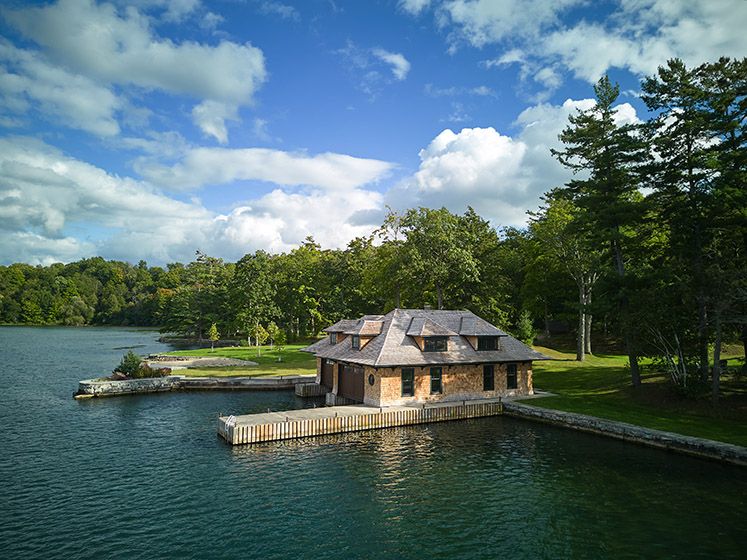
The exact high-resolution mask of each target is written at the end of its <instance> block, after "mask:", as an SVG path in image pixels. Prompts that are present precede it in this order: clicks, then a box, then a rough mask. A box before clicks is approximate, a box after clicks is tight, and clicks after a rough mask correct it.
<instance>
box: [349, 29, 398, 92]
mask: <svg viewBox="0 0 747 560" xmlns="http://www.w3.org/2000/svg"><path fill="white" fill-rule="evenodd" d="M336 54H338V55H340V56H341V57H342V60H343V61H344V63H345V67H346V69H347V70H348V71H349V72H350V73H351V74H353V75H354V76H355V77H356V79H357V80H358V89H360V90H361V91H363V92H364V93H365V94H366V95H368V96H369V98H370V100H371V101H373V100H375V99H376V97H378V95H379V93H380V92H381V91H382V90H383V89H384V87H385V86H387V85H389V84H392V83H394V81H403V80H404V79H405V78H407V74H408V73H409V72H410V63H409V61H408V60H407V59H406V58H405V57H404V56H403V55H402V54H400V53H394V52H390V51H388V50H386V49H382V48H373V49H365V48H361V47H359V46H358V45H356V44H355V43H354V42H353V41H351V40H349V39H348V41H347V42H346V43H345V47H344V48H341V49H338V50H337V51H336ZM385 70H388V71H391V73H392V77H388V76H387V74H388V72H385Z"/></svg>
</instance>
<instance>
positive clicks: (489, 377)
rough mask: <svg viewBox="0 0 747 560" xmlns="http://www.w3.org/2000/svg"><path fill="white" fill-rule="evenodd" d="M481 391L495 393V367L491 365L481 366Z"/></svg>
mask: <svg viewBox="0 0 747 560" xmlns="http://www.w3.org/2000/svg"><path fill="white" fill-rule="evenodd" d="M482 390H483V391H495V366H494V365H493V364H485V365H484V366H482Z"/></svg>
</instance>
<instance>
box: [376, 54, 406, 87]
mask: <svg viewBox="0 0 747 560" xmlns="http://www.w3.org/2000/svg"><path fill="white" fill-rule="evenodd" d="M371 52H372V53H373V55H374V56H375V57H376V58H378V59H379V60H383V61H384V62H386V63H387V64H389V65H390V66H391V67H392V74H394V77H395V78H397V79H398V80H400V81H401V80H404V79H405V78H407V74H408V72H410V63H409V62H408V61H407V59H406V58H405V57H404V56H403V55H401V54H400V53H393V52H389V51H387V50H384V49H373V51H371Z"/></svg>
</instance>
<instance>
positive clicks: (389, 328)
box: [373, 307, 400, 367]
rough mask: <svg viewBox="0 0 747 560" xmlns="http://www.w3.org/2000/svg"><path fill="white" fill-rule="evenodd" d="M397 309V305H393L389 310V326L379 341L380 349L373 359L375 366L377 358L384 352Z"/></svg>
mask: <svg viewBox="0 0 747 560" xmlns="http://www.w3.org/2000/svg"><path fill="white" fill-rule="evenodd" d="M399 311H400V309H399V308H398V307H395V308H394V309H392V311H391V314H392V318H391V319H390V320H389V327H388V328H387V329H386V332H385V333H384V341H383V342H382V343H381V349H379V354H378V355H377V356H376V359H375V360H374V364H373V365H374V367H377V366H378V365H379V360H381V355H382V354H383V353H384V348H385V347H386V341H387V340H388V339H389V333H390V332H392V324H394V318H395V317H396V316H397V313H398V312H399ZM379 336H381V335H379Z"/></svg>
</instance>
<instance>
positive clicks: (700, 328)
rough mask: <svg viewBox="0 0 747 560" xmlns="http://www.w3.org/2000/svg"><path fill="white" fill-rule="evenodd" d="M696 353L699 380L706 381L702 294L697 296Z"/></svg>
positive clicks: (706, 346) (705, 311)
mask: <svg viewBox="0 0 747 560" xmlns="http://www.w3.org/2000/svg"><path fill="white" fill-rule="evenodd" d="M701 289H702V288H701ZM698 355H699V357H698V360H699V362H700V367H699V370H700V380H701V381H703V382H706V381H708V312H707V310H706V302H705V297H703V296H702V295H701V296H698Z"/></svg>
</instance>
